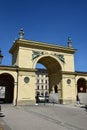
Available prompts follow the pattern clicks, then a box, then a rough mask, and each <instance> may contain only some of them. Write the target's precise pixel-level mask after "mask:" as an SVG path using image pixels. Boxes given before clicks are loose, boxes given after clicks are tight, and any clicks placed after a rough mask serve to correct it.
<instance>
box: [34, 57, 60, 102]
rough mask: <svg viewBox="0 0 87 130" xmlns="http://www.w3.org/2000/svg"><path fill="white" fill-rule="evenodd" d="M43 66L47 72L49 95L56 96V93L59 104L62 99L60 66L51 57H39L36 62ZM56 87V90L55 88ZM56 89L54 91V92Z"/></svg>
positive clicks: (56, 60) (55, 59)
mask: <svg viewBox="0 0 87 130" xmlns="http://www.w3.org/2000/svg"><path fill="white" fill-rule="evenodd" d="M37 63H40V64H42V65H44V66H45V67H46V69H47V72H48V77H49V94H56V95H57V93H58V97H57V98H58V102H61V99H62V86H61V79H62V73H61V70H62V66H61V64H60V63H59V61H58V59H57V58H55V57H53V56H41V57H39V58H38V59H37V60H36V62H35V66H36V64H37ZM55 86H56V88H55ZM55 89H56V90H55Z"/></svg>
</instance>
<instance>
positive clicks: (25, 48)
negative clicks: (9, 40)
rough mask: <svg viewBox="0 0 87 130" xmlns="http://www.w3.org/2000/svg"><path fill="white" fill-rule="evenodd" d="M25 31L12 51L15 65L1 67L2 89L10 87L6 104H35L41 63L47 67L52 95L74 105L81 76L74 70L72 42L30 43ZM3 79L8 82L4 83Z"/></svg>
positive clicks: (62, 101)
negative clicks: (64, 45) (37, 78)
mask: <svg viewBox="0 0 87 130" xmlns="http://www.w3.org/2000/svg"><path fill="white" fill-rule="evenodd" d="M22 31H23V30H21V32H20V37H19V39H17V40H15V42H14V44H13V45H12V47H11V49H10V51H9V52H10V53H11V54H12V66H0V86H7V87H6V89H7V91H6V95H7V98H5V101H6V102H13V104H14V105H17V104H21V105H22V104H32V103H35V89H36V72H37V69H36V64H37V63H41V64H43V65H44V66H45V67H46V68H47V72H48V76H49V93H50V94H51V93H54V92H55V93H58V101H59V103H73V102H75V100H76V95H77V86H76V85H77V83H76V80H77V78H79V77H77V78H76V76H77V73H76V72H75V70H74V53H75V52H76V50H75V49H74V48H72V46H71V40H70V39H68V46H67V47H63V46H58V45H55V44H47V43H42V42H36V41H29V40H25V39H24V38H23V32H22ZM8 73H9V74H8ZM2 77H6V79H7V81H6V83H5V84H4V83H2V79H3V78H2ZM10 83H11V84H10Z"/></svg>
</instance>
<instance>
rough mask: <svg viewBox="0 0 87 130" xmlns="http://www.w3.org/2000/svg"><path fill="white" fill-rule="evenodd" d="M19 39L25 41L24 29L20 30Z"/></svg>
mask: <svg viewBox="0 0 87 130" xmlns="http://www.w3.org/2000/svg"><path fill="white" fill-rule="evenodd" d="M19 39H24V31H23V28H21V29H20V32H19Z"/></svg>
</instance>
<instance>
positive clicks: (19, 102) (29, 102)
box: [17, 100, 36, 106]
mask: <svg viewBox="0 0 87 130" xmlns="http://www.w3.org/2000/svg"><path fill="white" fill-rule="evenodd" d="M35 103H36V101H35V100H20V101H18V102H17V105H20V106H26V105H35Z"/></svg>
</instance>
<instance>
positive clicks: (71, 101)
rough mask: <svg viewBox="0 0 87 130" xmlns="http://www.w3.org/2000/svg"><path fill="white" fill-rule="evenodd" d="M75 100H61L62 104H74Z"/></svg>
mask: <svg viewBox="0 0 87 130" xmlns="http://www.w3.org/2000/svg"><path fill="white" fill-rule="evenodd" d="M75 102H76V101H75V100H63V102H62V104H75Z"/></svg>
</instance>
